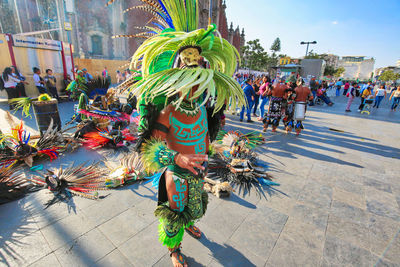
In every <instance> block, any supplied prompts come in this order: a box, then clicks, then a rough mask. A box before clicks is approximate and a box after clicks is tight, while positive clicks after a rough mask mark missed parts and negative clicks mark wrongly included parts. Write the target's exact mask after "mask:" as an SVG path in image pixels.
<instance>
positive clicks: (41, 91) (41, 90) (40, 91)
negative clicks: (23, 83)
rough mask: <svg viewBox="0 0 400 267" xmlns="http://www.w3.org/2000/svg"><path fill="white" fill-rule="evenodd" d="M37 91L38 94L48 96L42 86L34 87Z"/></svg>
mask: <svg viewBox="0 0 400 267" xmlns="http://www.w3.org/2000/svg"><path fill="white" fill-rule="evenodd" d="M36 88H37V89H38V91H39V94H48V92H47V89H46V88H44V87H42V86H36Z"/></svg>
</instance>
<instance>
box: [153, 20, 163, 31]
mask: <svg viewBox="0 0 400 267" xmlns="http://www.w3.org/2000/svg"><path fill="white" fill-rule="evenodd" d="M153 24H154V25H155V26H157V27H158V28H159V29H160V30H161V31H163V30H165V27H164V26H163V25H161V24H158V23H156V22H153Z"/></svg>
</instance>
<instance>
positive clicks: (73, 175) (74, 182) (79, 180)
mask: <svg viewBox="0 0 400 267" xmlns="http://www.w3.org/2000/svg"><path fill="white" fill-rule="evenodd" d="M85 165H86V163H83V164H81V165H78V166H69V167H68V168H66V169H65V170H64V169H63V168H59V169H54V170H47V173H40V174H39V175H35V176H33V177H32V178H31V179H30V181H31V182H32V183H34V184H37V185H41V186H45V187H47V188H48V189H49V190H50V191H51V192H53V193H54V198H53V199H51V200H50V201H49V202H47V204H46V208H47V207H49V206H50V205H52V204H54V203H56V202H58V201H67V200H69V199H70V198H71V197H72V195H77V196H81V197H85V198H89V199H97V198H99V194H98V191H99V190H107V189H108V188H107V186H106V176H107V171H106V169H105V168H101V167H100V166H99V163H96V164H90V165H89V166H85Z"/></svg>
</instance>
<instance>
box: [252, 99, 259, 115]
mask: <svg viewBox="0 0 400 267" xmlns="http://www.w3.org/2000/svg"><path fill="white" fill-rule="evenodd" d="M259 101H260V98H259V97H258V96H257V95H256V96H255V99H254V110H253V114H254V115H256V112H257V108H258V103H259Z"/></svg>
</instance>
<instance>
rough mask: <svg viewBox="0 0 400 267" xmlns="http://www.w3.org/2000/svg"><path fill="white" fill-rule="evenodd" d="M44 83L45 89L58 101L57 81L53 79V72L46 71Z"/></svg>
mask: <svg viewBox="0 0 400 267" xmlns="http://www.w3.org/2000/svg"><path fill="white" fill-rule="evenodd" d="M44 81H45V83H46V86H47V89H48V90H49V92H50V95H51V96H52V97H53V98H56V99H57V100H58V101H59V100H60V97H59V96H58V92H57V79H56V77H54V75H53V71H52V70H51V69H47V70H46V76H44Z"/></svg>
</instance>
